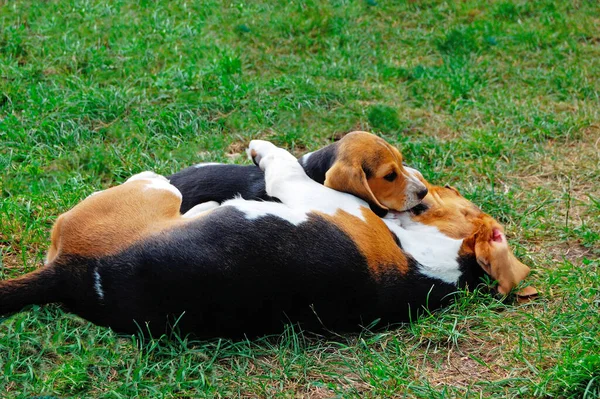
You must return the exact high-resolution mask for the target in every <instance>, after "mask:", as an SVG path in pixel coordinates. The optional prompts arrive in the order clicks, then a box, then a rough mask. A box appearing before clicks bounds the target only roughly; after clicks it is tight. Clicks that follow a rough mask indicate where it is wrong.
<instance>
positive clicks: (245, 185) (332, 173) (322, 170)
mask: <svg viewBox="0 0 600 399" xmlns="http://www.w3.org/2000/svg"><path fill="white" fill-rule="evenodd" d="M384 149H385V150H384ZM389 152H392V153H394V154H398V155H395V157H396V158H397V159H402V158H401V155H399V152H398V150H396V149H395V148H394V147H392V146H391V145H389V144H388V143H387V142H385V141H384V140H383V139H381V138H379V137H377V136H375V135H373V134H370V133H367V132H352V133H348V134H347V135H346V136H344V137H343V138H342V139H341V140H340V141H338V142H335V143H333V144H330V145H328V146H326V147H324V148H322V149H320V150H318V151H315V152H312V153H308V154H306V155H304V156H302V157H301V158H300V159H299V160H298V162H299V163H300V165H302V167H303V168H304V170H305V172H306V174H307V175H308V176H309V177H310V178H312V179H313V180H314V181H316V182H318V183H321V184H324V185H325V186H327V187H330V188H333V189H335V190H337V191H342V192H348V193H353V194H354V195H356V196H358V197H360V198H362V199H363V200H365V201H367V202H368V203H369V205H370V207H371V209H372V210H373V212H375V213H376V214H377V215H379V216H381V217H384V218H385V219H386V220H390V219H397V220H398V222H399V223H401V225H402V227H403V228H404V229H406V230H409V231H423V230H431V231H433V232H437V233H441V234H443V235H444V236H446V237H449V238H452V239H468V238H469V237H472V236H474V235H475V234H477V231H478V230H479V229H480V228H482V227H481V226H487V227H486V228H487V229H488V230H489V229H490V228H491V229H492V231H493V232H494V237H495V243H496V244H495V245H494V246H493V248H494V249H495V250H496V252H498V251H499V250H500V249H501V251H500V252H501V253H494V254H493V255H494V256H491V255H492V254H488V256H485V257H481V256H480V257H479V259H478V263H479V264H480V266H481V267H483V268H484V269H486V272H487V274H488V275H490V276H493V277H494V278H495V279H496V280H497V282H498V287H497V290H498V292H499V293H501V294H503V295H505V294H508V293H509V292H510V291H511V290H512V288H514V287H515V286H517V285H518V284H519V283H520V282H521V281H522V280H524V279H525V277H526V276H527V275H528V274H529V272H530V268H529V267H528V266H526V265H524V264H523V263H521V262H520V261H519V260H518V259H517V258H516V257H515V256H514V254H513V253H512V251H511V250H510V249H509V247H508V244H507V242H506V237H505V235H504V228H503V227H502V225H501V224H500V223H498V222H497V221H496V220H495V219H494V218H492V217H491V216H490V215H488V214H486V213H484V212H483V211H481V209H479V208H478V207H477V206H476V205H475V204H473V203H472V202H470V201H469V200H467V199H466V198H464V197H463V196H462V195H461V194H460V193H459V192H458V190H457V189H456V188H454V187H451V186H448V185H446V186H444V187H442V186H435V185H432V184H431V183H429V182H428V181H426V180H425V179H424V178H423V176H422V175H421V173H420V172H419V171H417V170H415V169H413V168H409V167H408V166H406V165H403V168H402V169H401V172H399V174H397V175H398V176H404V177H405V178H406V179H407V180H408V181H409V183H407V184H406V186H407V187H410V188H413V187H417V186H416V185H415V184H414V183H412V181H411V179H412V178H415V177H416V178H417V179H418V180H419V181H420V182H421V183H422V184H423V186H424V189H423V188H420V187H419V188H418V189H419V190H421V191H420V192H419V193H418V194H417V198H419V199H421V202H420V203H416V202H415V201H407V200H406V198H407V197H408V195H404V196H403V197H399V198H400V199H401V200H402V199H404V201H405V202H404V203H401V202H400V203H399V202H398V201H396V202H394V201H390V200H388V197H387V196H386V194H388V193H389V191H387V192H386V190H385V189H384V188H385V186H383V185H382V184H381V183H382V180H381V179H378V180H376V179H373V176H380V177H381V176H383V180H387V179H389V177H391V176H388V175H387V174H386V172H387V171H388V170H390V169H389V166H388V165H389V163H388V164H386V163H385V162H382V163H378V160H380V159H385V157H384V155H385V154H388V153H389ZM373 171H375V172H373ZM392 176H393V175H392ZM169 180H170V182H171V184H173V185H174V186H175V187H177V189H179V191H180V192H181V193H182V195H183V201H182V205H181V211H182V212H185V211H187V210H189V209H190V208H191V207H193V206H194V205H196V204H198V203H202V202H206V201H217V202H223V201H225V200H227V199H230V198H232V197H234V196H240V197H242V198H245V199H251V200H266V201H269V200H274V199H273V198H272V197H270V196H269V195H267V194H266V191H265V180H264V174H263V172H262V171H261V170H260V169H257V168H255V167H252V166H239V165H231V164H219V163H201V164H197V165H195V166H192V167H190V168H187V169H184V170H182V171H180V172H178V173H175V174H174V175H171V176H169ZM365 181H366V182H367V184H364V182H365ZM357 182H360V183H361V184H357ZM378 197H379V198H381V199H380V200H377V198H378ZM382 204H385V205H382ZM411 205H412V206H411ZM398 211H405V212H398ZM410 242H412V241H410ZM432 245H436V244H435V242H433V243H432ZM484 250H487V247H486V248H485V249H484V248H483V247H480V250H479V251H478V252H479V253H483V252H484ZM484 258H485V259H484ZM486 259H487V261H486ZM492 268H493V270H492ZM516 294H517V297H518V298H519V299H527V298H531V297H535V296H536V295H537V291H536V290H535V288H533V287H525V288H523V289H522V290H520V291H518V292H517V293H516Z"/></svg>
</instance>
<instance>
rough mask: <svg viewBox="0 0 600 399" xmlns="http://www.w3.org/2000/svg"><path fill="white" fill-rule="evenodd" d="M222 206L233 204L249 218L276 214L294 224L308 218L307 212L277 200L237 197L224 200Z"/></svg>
mask: <svg viewBox="0 0 600 399" xmlns="http://www.w3.org/2000/svg"><path fill="white" fill-rule="evenodd" d="M222 206H233V207H234V208H236V209H238V210H239V211H242V212H243V213H244V214H245V216H246V219H248V220H256V219H258V218H262V217H266V216H275V217H277V218H280V219H283V220H286V221H288V222H290V223H291V224H293V225H294V226H298V225H299V224H300V223H303V222H306V221H307V220H308V215H307V214H306V212H303V211H299V210H297V209H292V208H290V207H288V206H287V205H284V204H279V203H277V202H261V201H247V200H244V199H241V198H235V199H232V200H229V201H225V202H223V204H222Z"/></svg>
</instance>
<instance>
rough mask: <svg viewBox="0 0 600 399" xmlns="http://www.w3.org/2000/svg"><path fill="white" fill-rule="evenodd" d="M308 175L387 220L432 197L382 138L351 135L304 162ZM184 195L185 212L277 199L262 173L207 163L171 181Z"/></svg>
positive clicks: (363, 134) (313, 154)
mask: <svg viewBox="0 0 600 399" xmlns="http://www.w3.org/2000/svg"><path fill="white" fill-rule="evenodd" d="M299 162H300V164H301V165H302V166H303V167H304V170H305V171H306V173H307V174H308V176H309V177H310V178H311V179H313V180H314V181H316V182H318V183H321V184H324V185H325V186H326V187H331V188H334V189H336V190H338V191H344V192H346V193H350V194H354V195H356V196H357V197H359V198H361V199H363V200H365V201H367V202H368V203H369V205H370V207H371V210H373V212H375V213H376V214H377V215H379V216H383V215H385V214H386V213H387V211H388V210H390V209H392V210H396V211H404V210H407V209H410V208H413V207H414V206H416V205H417V204H419V203H420V202H421V200H422V199H423V197H425V195H427V187H426V186H425V184H424V183H423V182H422V181H421V179H420V178H419V177H418V176H416V175H415V174H414V170H412V169H407V168H405V167H404V165H403V163H402V154H400V152H399V151H398V150H397V149H396V148H395V147H393V146H391V145H390V144H388V143H387V142H386V141H385V140H383V139H382V138H381V137H378V136H375V135H374V134H371V133H368V132H360V131H358V132H351V133H348V134H347V135H345V136H344V137H342V138H341V139H340V140H339V141H337V142H335V143H333V144H330V145H328V146H326V147H324V148H322V149H321V150H319V151H315V152H312V153H309V154H306V155H304V156H303V157H302V158H300V160H299ZM169 180H170V182H171V184H173V185H174V186H175V187H177V188H178V189H179V190H180V191H181V192H182V193H185V195H184V196H183V201H182V202H181V211H182V212H187V211H188V210H189V209H190V208H191V207H192V206H194V205H196V204H199V203H202V202H206V201H217V202H219V203H222V202H223V201H226V200H228V199H231V198H232V197H233V195H235V194H239V195H241V196H242V198H244V199H249V200H252V199H263V200H272V198H270V197H269V196H268V195H266V192H265V184H264V176H263V173H262V172H261V171H260V169H257V168H255V167H252V166H238V165H226V164H215V163H206V164H198V165H196V166H192V167H190V168H187V169H184V170H182V171H181V172H179V173H176V174H174V175H172V176H169Z"/></svg>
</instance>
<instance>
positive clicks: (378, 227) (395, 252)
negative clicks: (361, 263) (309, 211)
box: [315, 208, 408, 277]
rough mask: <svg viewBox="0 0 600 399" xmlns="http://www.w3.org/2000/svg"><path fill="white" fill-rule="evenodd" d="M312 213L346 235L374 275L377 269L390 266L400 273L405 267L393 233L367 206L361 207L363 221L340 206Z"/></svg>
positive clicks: (404, 257)
mask: <svg viewBox="0 0 600 399" xmlns="http://www.w3.org/2000/svg"><path fill="white" fill-rule="evenodd" d="M315 214H318V215H319V216H321V217H323V218H324V219H326V220H328V221H330V222H331V223H333V224H335V225H336V226H338V227H339V228H340V229H341V230H342V231H344V232H345V233H346V234H348V236H350V238H351V239H352V240H353V241H354V242H355V243H356V245H357V247H358V250H359V251H360V253H361V254H363V255H364V257H365V258H366V259H367V263H368V265H369V270H370V271H371V274H372V275H373V276H375V277H378V276H379V275H380V274H381V272H383V271H385V270H389V269H391V268H394V269H396V270H397V271H398V272H400V274H405V273H406V272H407V271H408V262H407V259H406V256H405V255H404V253H403V252H402V250H401V249H400V247H399V246H398V244H397V243H396V240H395V239H394V236H393V234H392V233H391V232H390V230H389V229H388V227H387V226H386V225H385V223H384V222H383V221H382V220H381V218H379V217H378V216H377V215H375V214H374V213H373V212H371V210H370V209H367V208H362V214H363V217H364V219H365V221H363V220H361V219H360V218H358V217H356V216H354V215H351V214H349V213H348V212H345V211H342V210H338V211H337V212H336V214H335V215H333V216H330V215H327V214H323V213H320V212H315Z"/></svg>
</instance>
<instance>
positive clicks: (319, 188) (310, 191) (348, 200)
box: [248, 140, 368, 218]
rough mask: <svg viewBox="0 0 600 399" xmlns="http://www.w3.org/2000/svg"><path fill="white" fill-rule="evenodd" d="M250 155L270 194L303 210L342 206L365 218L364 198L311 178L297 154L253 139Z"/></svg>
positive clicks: (329, 208) (335, 208) (249, 148)
mask: <svg viewBox="0 0 600 399" xmlns="http://www.w3.org/2000/svg"><path fill="white" fill-rule="evenodd" d="M248 155H249V156H250V158H251V159H252V160H253V161H254V163H256V164H257V165H258V166H259V167H260V168H261V169H262V170H264V172H265V188H266V191H267V194H268V195H270V196H272V197H276V198H278V199H279V200H280V201H281V202H282V203H283V204H285V205H287V206H290V207H292V208H297V209H299V210H304V211H310V210H315V211H321V212H325V213H328V214H333V213H335V211H336V210H338V209H343V210H345V211H347V212H349V213H352V214H355V215H356V216H358V217H361V218H362V211H361V210H360V207H368V205H367V203H366V202H364V201H362V200H361V199H359V198H357V197H355V196H353V195H350V194H346V193H341V192H339V191H335V190H332V189H330V188H327V187H325V186H323V185H321V184H319V183H317V182H315V181H313V180H312V179H311V178H309V177H308V176H307V175H306V173H305V172H304V169H303V168H302V166H301V165H300V163H299V162H298V161H297V160H296V158H295V157H294V156H293V155H292V154H290V153H289V152H287V151H286V150H284V149H282V148H279V147H277V146H275V145H274V144H272V143H269V142H268V141H263V140H252V141H251V142H250V145H249V147H248Z"/></svg>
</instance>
